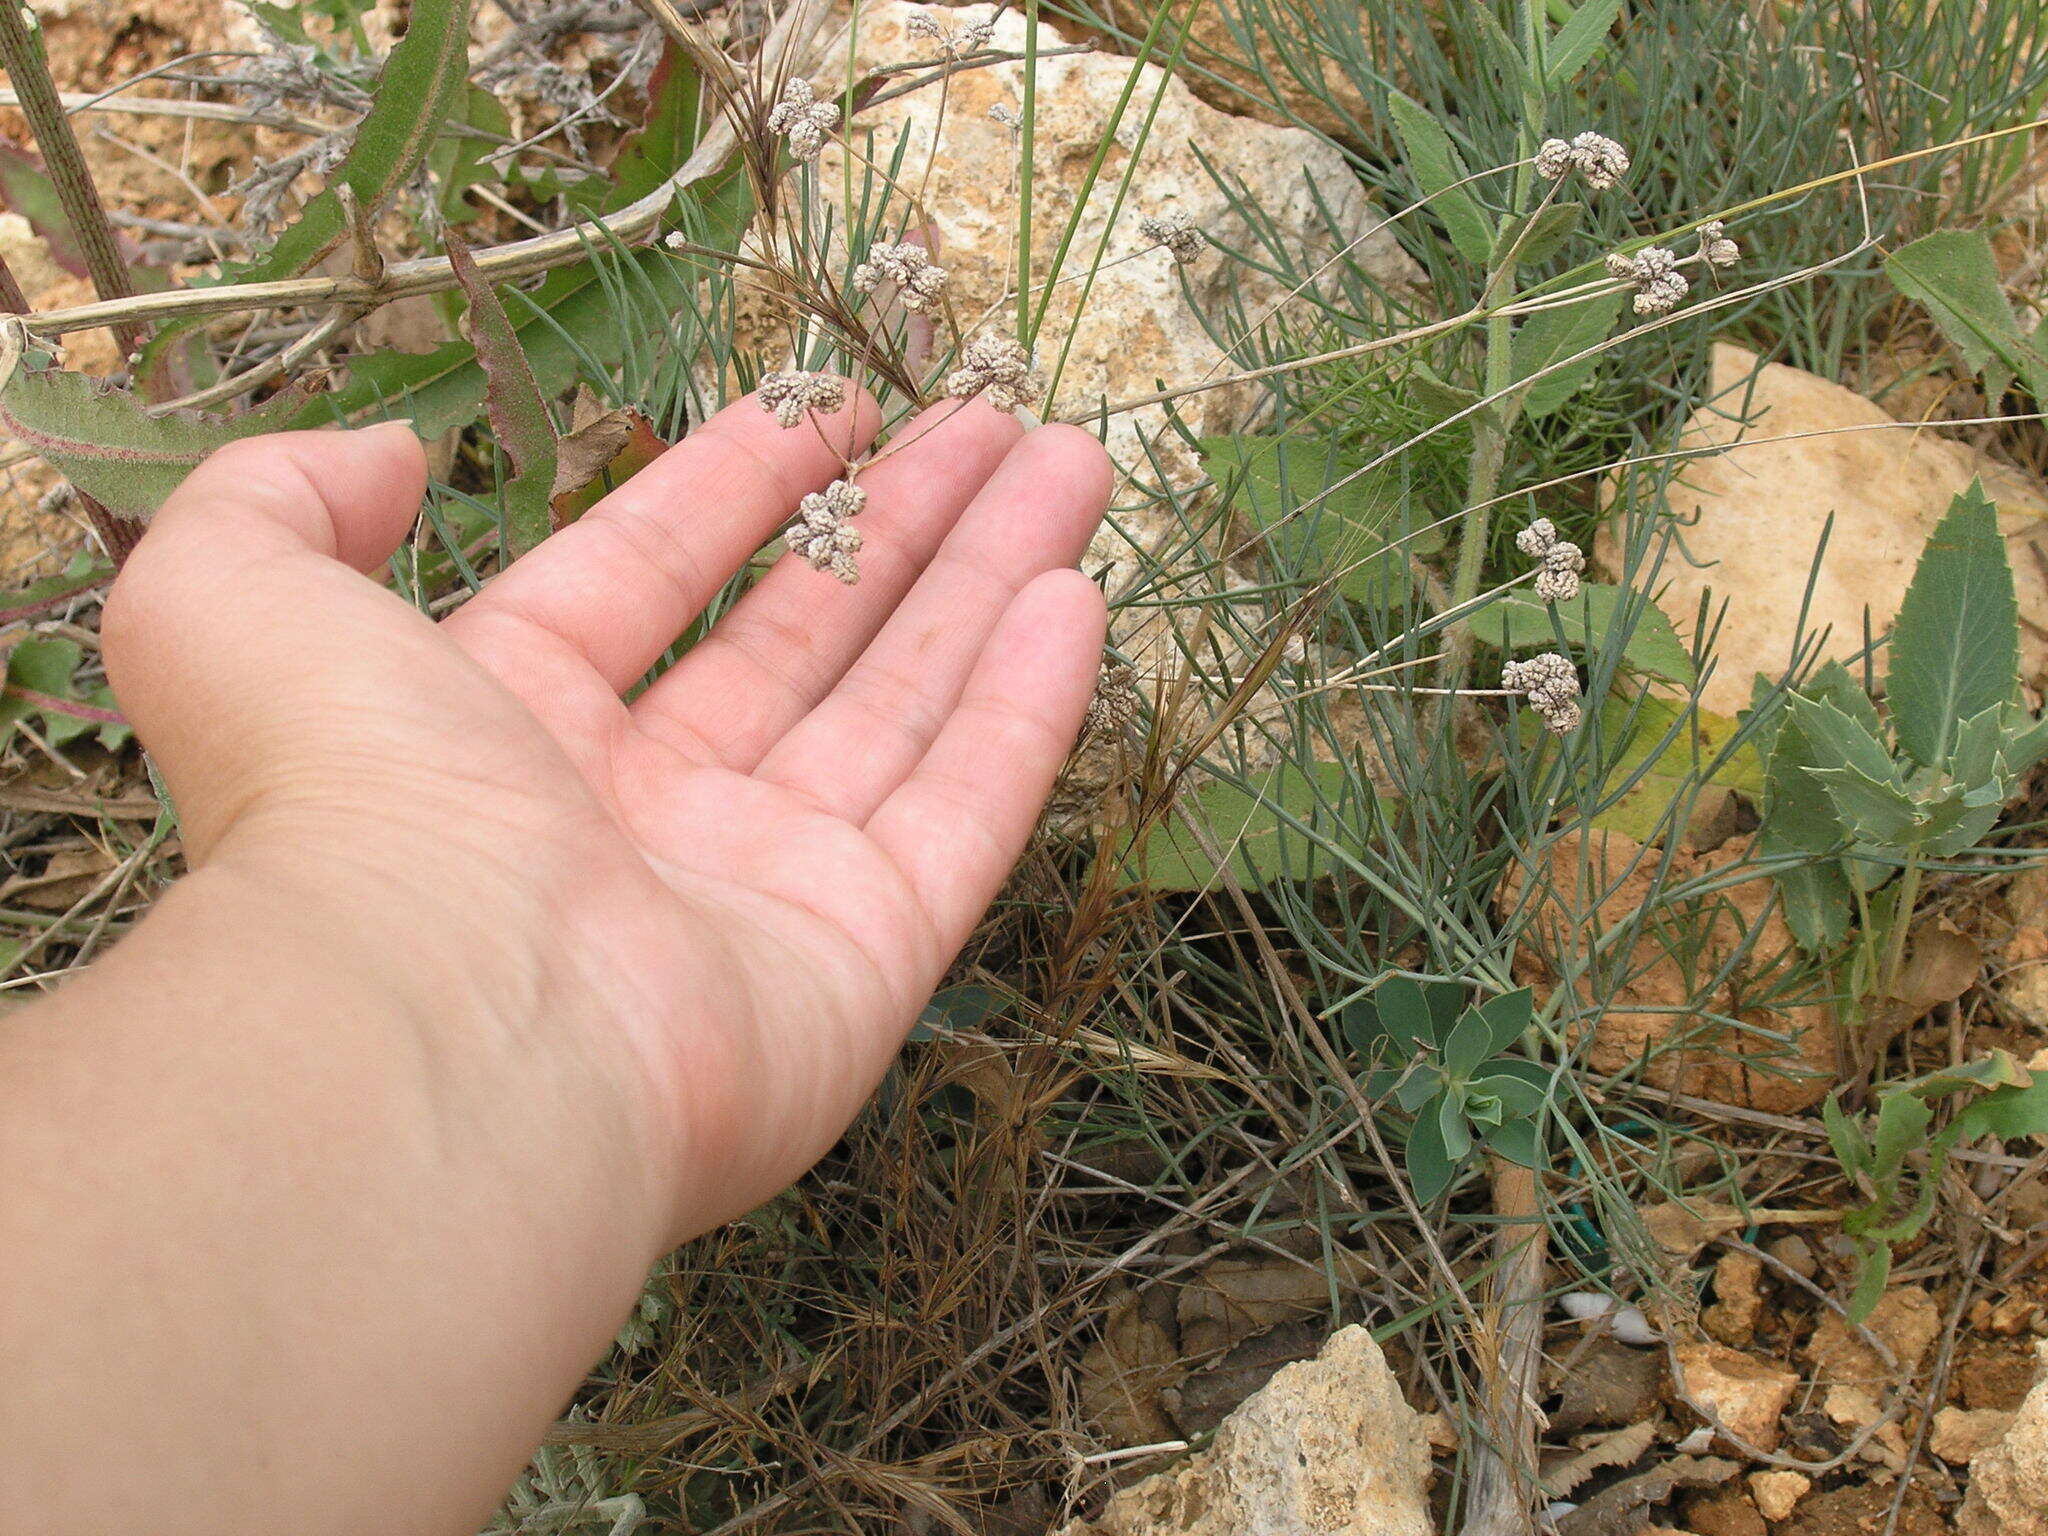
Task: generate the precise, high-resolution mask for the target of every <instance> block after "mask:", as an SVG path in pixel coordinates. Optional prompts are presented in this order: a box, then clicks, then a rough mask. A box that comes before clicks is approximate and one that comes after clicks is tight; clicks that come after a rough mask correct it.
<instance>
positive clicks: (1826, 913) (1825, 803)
mask: <svg viewBox="0 0 2048 1536" xmlns="http://www.w3.org/2000/svg"><path fill="white" fill-rule="evenodd" d="M1858 692H1859V694H1860V692H1861V690H1858ZM1868 702H1869V701H1868V699H1867V698H1866V699H1865V703H1866V704H1867V703H1868ZM1871 723H1872V724H1873V725H1875V723H1876V722H1875V720H1874V719H1873V721H1872V722H1871ZM1816 764H1817V759H1816V757H1815V755H1814V749H1813V747H1812V745H1811V743H1809V742H1808V741H1807V739H1806V733H1805V731H1804V730H1803V729H1801V727H1800V724H1799V722H1798V720H1796V719H1794V718H1792V715H1791V712H1790V711H1789V710H1787V711H1783V712H1781V714H1780V724H1779V727H1778V737H1777V742H1776V744H1775V745H1774V746H1773V747H1772V749H1771V757H1770V763H1769V765H1768V767H1767V768H1766V770H1765V775H1764V816H1763V828H1762V831H1761V833H1760V834H1759V840H1758V851H1759V852H1760V853H1762V854H1763V856H1764V857H1765V858H1767V859H1779V858H1784V857H1787V856H1801V857H1804V858H1805V859H1806V862H1805V863H1803V864H1799V865H1796V866H1794V867H1792V868H1789V869H1780V870H1777V871H1776V872H1775V873H1774V875H1773V878H1774V879H1775V880H1776V881H1777V883H1778V894H1779V896H1780V897H1781V898H1782V899H1783V901H1784V904H1785V922H1786V925H1787V926H1788V927H1790V928H1791V930H1792V937H1793V938H1794V939H1795V940H1797V941H1798V944H1799V947H1800V948H1801V949H1804V950H1807V951H1808V952H1809V953H1811V952H1815V951H1819V950H1826V949H1832V948H1833V947H1834V946H1835V945H1837V944H1839V943H1841V941H1842V940H1843V938H1844V937H1846V936H1847V934H1848V932H1849V904H1850V890H1849V880H1848V877H1847V875H1845V874H1844V873H1843V870H1842V861H1841V859H1840V858H1839V857H1836V856H1835V851H1836V850H1837V849H1839V848H1841V847H1842V845H1843V844H1844V843H1846V842H1847V841H1848V839H1849V834H1848V831H1847V829H1846V828H1844V827H1843V825H1842V823H1841V819H1840V818H1839V817H1838V816H1837V815H1836V814H1835V807H1834V802H1833V801H1832V800H1830V799H1829V798H1828V792H1827V790H1826V789H1825V788H1823V787H1822V785H1821V782H1820V780H1818V779H1816V778H1815V777H1814V776H1813V775H1812V773H1810V772H1809V771H1808V770H1810V769H1811V768H1813V767H1815V766H1816Z"/></svg>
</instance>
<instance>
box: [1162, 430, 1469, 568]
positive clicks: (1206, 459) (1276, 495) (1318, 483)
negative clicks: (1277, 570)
mask: <svg viewBox="0 0 2048 1536" xmlns="http://www.w3.org/2000/svg"><path fill="white" fill-rule="evenodd" d="M1195 447H1196V451H1197V452H1198V453H1199V454H1200V455H1201V459H1202V468H1203V470H1204V471H1205V472H1206V473H1207V474H1208V475H1209V477H1210V478H1211V479H1213V480H1214V481H1215V482H1216V483H1217V484H1218V485H1219V486H1221V487H1223V488H1224V489H1225V490H1226V491H1227V492H1228V493H1229V495H1230V498H1231V505H1232V506H1234V507H1236V508H1237V509H1238V510H1239V511H1240V512H1242V513H1244V514H1245V516H1246V517H1247V518H1248V519H1249V520H1250V521H1251V522H1252V523H1254V524H1256V525H1257V526H1258V527H1260V528H1263V529H1266V530H1269V534H1268V542H1269V544H1270V545H1271V547H1272V549H1273V551H1274V553H1275V554H1276V555H1277V556H1278V557H1279V558H1280V561H1281V564H1282V565H1283V566H1284V567H1289V568H1292V569H1296V570H1299V571H1300V572H1301V574H1302V575H1304V576H1306V577H1309V578H1311V579H1316V580H1320V579H1323V578H1326V577H1329V576H1332V575H1335V574H1336V573H1338V572H1340V571H1341V572H1343V573H1344V574H1343V575H1342V576H1341V577H1340V578H1339V579H1338V582H1337V589H1338V590H1339V591H1340V592H1342V593H1343V594H1344V595H1345V596H1346V597H1348V598H1350V599H1352V600H1353V601H1354V602H1362V603H1372V602H1376V601H1384V599H1385V596H1386V593H1387V591H1388V589H1389V574H1390V573H1389V568H1388V566H1387V564H1386V559H1385V558H1383V552H1384V551H1385V550H1386V547H1387V544H1388V541H1389V539H1390V538H1393V537H1397V536H1398V528H1399V520H1400V514H1401V510H1402V506H1403V501H1404V498H1403V495H1402V476H1401V472H1400V471H1399V470H1398V469H1396V468H1393V467H1391V466H1386V465H1382V466H1380V467H1379V468H1377V469H1374V470H1371V471H1369V472H1365V473H1360V468H1361V466H1362V465H1363V464H1364V463H1365V462H1366V461H1365V460H1364V459H1362V458H1360V457H1359V456H1358V455H1357V454H1355V453H1351V452H1349V451H1348V450H1345V449H1342V448H1339V447H1338V446H1337V445H1335V444H1334V443H1330V442H1310V441H1306V440H1304V439H1301V438H1296V437H1205V438H1201V439H1199V440H1198V441H1197V442H1196V445H1195ZM1442 545H1443V534H1442V532H1441V530H1439V529H1436V528H1430V529H1428V530H1426V531H1424V532H1418V533H1416V534H1414V535H1412V536H1411V537H1409V538H1407V539H1406V540H1404V541H1403V543H1402V545H1401V553H1399V554H1396V555H1394V556H1393V557H1392V558H1393V559H1395V560H1396V561H1399V562H1400V563H1401V564H1402V565H1405V560H1404V559H1403V556H1404V555H1406V554H1428V553H1430V552H1431V551H1433V550H1436V549H1439V548H1441V547H1442ZM1405 586H1406V582H1405V580H1404V581H1401V582H1399V583H1397V584H1396V589H1397V590H1398V589H1405Z"/></svg>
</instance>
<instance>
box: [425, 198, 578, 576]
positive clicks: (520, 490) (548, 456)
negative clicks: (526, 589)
mask: <svg viewBox="0 0 2048 1536" xmlns="http://www.w3.org/2000/svg"><path fill="white" fill-rule="evenodd" d="M448 260H449V263H450V264H451V265H452V266H453V267H454V268H455V280H456V281H457V282H458V283H460V284H461V285H462V291H463V292H464V293H465V294H466V295H468V297H469V337H470V343H471V345H472V346H474V347H475V348H476V355H477V362H478V363H479V364H480V365H481V366H482V368H483V371H484V379H485V389H484V407H485V410H486V411H487V412H488V413H489V416H490V421H491V432H492V435H493V436H495V437H496V438H497V440H498V447H499V448H500V450H502V451H503V452H504V454H505V456H506V458H507V459H508V460H510V461H511V464H512V478H511V479H509V480H508V481H506V482H505V487H504V495H503V500H504V507H505V538H506V542H507V543H508V544H509V545H510V546H511V549H512V553H513V555H514V556H515V557H516V556H519V555H523V554H525V553H526V552H527V551H529V550H531V549H533V548H535V547H536V546H537V545H539V544H540V542H541V541H542V540H543V539H545V538H546V537H547V536H548V535H549V534H550V533H552V532H554V507H553V505H552V503H553V498H554V492H555V461H556V455H557V452H558V449H557V446H556V432H555V422H554V418H553V417H552V416H550V415H549V414H548V406H547V401H546V400H544V399H542V398H541V392H540V386H539V385H538V384H537V383H535V382H534V377H533V369H532V367H531V366H530V365H529V364H528V363H527V361H526V353H525V352H524V351H523V350H522V349H521V347H520V345H519V332H518V330H517V329H516V328H515V327H514V326H513V324H512V320H511V317H510V316H509V315H507V314H506V313H505V306H504V305H503V304H502V303H500V302H499V300H498V295H497V293H496V292H495V291H494V290H493V289H492V287H491V285H490V284H489V283H487V282H485V281H484V280H483V278H482V276H481V275H479V273H478V272H477V269H476V261H475V259H474V258H473V257H472V256H471V255H470V254H469V248H468V247H467V246H465V245H464V244H463V243H462V242H461V241H460V240H458V239H456V238H455V237H454V235H453V234H452V233H451V234H450V235H449V236H448Z"/></svg>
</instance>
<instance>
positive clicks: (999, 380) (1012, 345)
mask: <svg viewBox="0 0 2048 1536" xmlns="http://www.w3.org/2000/svg"><path fill="white" fill-rule="evenodd" d="M1031 364H1032V358H1031V354H1030V353H1029V352H1026V351H1025V350H1024V349H1023V348H1022V347H1020V346H1018V345H1017V343H1016V342H1014V341H1012V340H1010V338H1009V337H1007V336H981V337H977V338H976V339H975V340H973V341H970V342H969V343H967V345H966V346H965V347H964V348H962V349H961V352H960V366H959V367H958V368H955V369H954V370H953V371H952V372H951V373H949V374H947V375H946V393H947V394H949V395H954V396H958V397H965V396H968V395H986V396H987V397H988V403H989V404H990V405H992V406H994V407H995V408H996V409H997V410H999V411H1015V410H1019V409H1021V408H1023V407H1024V406H1027V405H1029V404H1031V402H1032V401H1034V400H1036V399H1037V398H1038V397H1039V396H1040V395H1041V394H1043V393H1045V378H1044V376H1043V375H1042V374H1040V373H1039V372H1038V370H1037V369H1036V368H1034V367H1032V365H1031Z"/></svg>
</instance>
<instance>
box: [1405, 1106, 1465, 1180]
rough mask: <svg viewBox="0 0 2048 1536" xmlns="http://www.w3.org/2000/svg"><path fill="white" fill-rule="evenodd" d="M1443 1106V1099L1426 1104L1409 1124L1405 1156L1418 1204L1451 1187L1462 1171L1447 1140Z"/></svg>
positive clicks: (1409, 1177)
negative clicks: (1441, 1109) (1441, 1110)
mask: <svg viewBox="0 0 2048 1536" xmlns="http://www.w3.org/2000/svg"><path fill="white" fill-rule="evenodd" d="M1442 1106H1443V1101H1442V1100H1441V1099H1438V1100H1436V1101H1434V1102H1432V1103H1429V1104H1425V1105H1424V1106H1423V1107H1422V1110H1421V1113H1419V1114H1417V1115H1416V1117H1415V1123H1414V1124H1413V1125H1412V1126H1410V1127H1409V1128H1408V1145H1407V1148H1406V1150H1405V1154H1404V1159H1403V1160H1404V1161H1405V1162H1406V1163H1407V1165H1408V1183H1409V1185H1410V1186H1411V1187H1412V1189H1413V1191H1414V1194H1415V1202H1416V1204H1418V1205H1428V1204H1430V1203H1431V1202H1432V1201H1434V1200H1435V1199H1436V1197H1437V1196H1438V1195H1440V1194H1442V1193H1443V1192H1444V1191H1445V1190H1446V1189H1448V1188H1449V1187H1450V1183H1451V1179H1452V1178H1453V1177H1454V1176H1455V1175H1456V1173H1457V1171H1458V1159H1457V1158H1455V1157H1453V1156H1452V1155H1451V1152H1450V1149H1449V1147H1448V1146H1447V1145H1446V1143H1445V1140H1444V1124H1443V1115H1442V1114H1441V1113H1440V1108H1441V1107H1442ZM1461 1155H1462V1154H1461Z"/></svg>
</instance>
